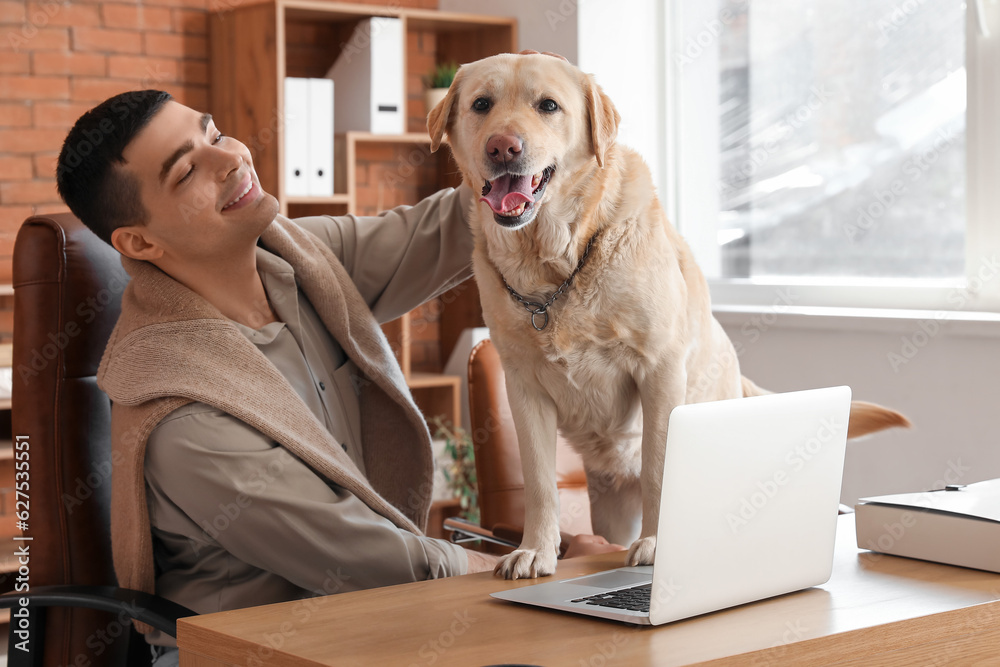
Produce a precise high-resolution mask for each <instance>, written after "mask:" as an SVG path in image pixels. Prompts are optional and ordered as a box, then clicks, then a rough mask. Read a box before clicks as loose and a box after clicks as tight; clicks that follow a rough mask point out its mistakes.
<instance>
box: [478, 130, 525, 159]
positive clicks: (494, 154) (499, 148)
mask: <svg viewBox="0 0 1000 667" xmlns="http://www.w3.org/2000/svg"><path fill="white" fill-rule="evenodd" d="M522 148H524V142H523V141H521V137H519V136H517V135H516V134H494V135H493V136H492V137H490V140H489V141H487V142H486V154H487V155H489V156H490V159H491V160H493V161H494V162H498V163H500V164H504V163H505V162H511V161H513V160H516V159H517V158H519V157H521V149H522Z"/></svg>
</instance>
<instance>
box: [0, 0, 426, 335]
mask: <svg viewBox="0 0 1000 667" xmlns="http://www.w3.org/2000/svg"><path fill="white" fill-rule="evenodd" d="M251 2H254V0H143V2H130V1H129V0H122V1H121V2H102V1H100V0H78V1H69V2H64V1H63V0H31V1H28V2H24V1H18V0H0V285H3V284H8V283H10V281H11V253H12V251H13V245H14V237H15V235H16V233H17V229H18V227H19V226H20V224H21V222H22V221H23V220H24V219H25V218H27V217H28V216H30V215H32V214H36V213H51V212H56V211H64V210H66V208H65V206H64V205H63V204H62V202H61V201H60V199H59V196H58V195H57V194H56V189H55V158H56V156H57V155H58V152H59V148H60V147H61V145H62V141H63V139H64V138H65V136H66V133H67V132H68V131H69V128H70V127H71V125H72V124H73V122H74V121H75V120H76V119H77V118H78V117H79V116H80V115H81V114H82V113H83V112H85V111H86V110H87V109H89V108H91V107H93V106H94V105H96V104H98V103H100V102H102V101H103V100H105V99H107V98H108V97H110V96H112V95H115V94H117V93H120V92H123V91H126V90H136V89H140V88H159V89H162V90H167V91H169V92H170V93H171V94H173V95H174V96H175V97H176V98H177V100H179V101H180V102H182V103H183V104H187V105H189V106H192V107H195V108H205V107H206V106H207V104H208V97H209V95H208V85H209V81H208V76H209V67H208V48H209V47H208V37H207V25H208V14H209V12H213V11H222V12H224V11H230V10H232V9H233V8H235V7H238V6H240V5H243V4H251ZM358 4H370V5H381V6H385V5H387V4H388V5H389V6H398V7H421V8H427V9H436V8H437V0H364V1H362V2H359V3H358ZM431 48H433V47H431ZM414 106H415V101H414ZM413 124H414V123H412V122H411V126H412V125H413ZM365 203H366V204H371V203H373V202H365ZM3 308H4V303H3V302H0V310H2V309H3ZM8 330H9V326H8V325H7V323H6V322H5V321H4V318H3V316H2V315H0V340H3V339H4V338H6V337H8V336H9V331H8Z"/></svg>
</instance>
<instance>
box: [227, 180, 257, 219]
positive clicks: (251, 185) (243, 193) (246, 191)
mask: <svg viewBox="0 0 1000 667" xmlns="http://www.w3.org/2000/svg"><path fill="white" fill-rule="evenodd" d="M252 189H253V179H252V178H251V179H250V182H249V183H247V186H246V188H245V189H244V190H243V192H241V193H240V194H239V195H237V197H236V199H234V200H232V201H231V202H229V203H228V204H226V205H225V206H223V207H222V210H223V211H225V210H226V209H227V208H229V207H230V206H232V205H233V204H235V203H236V202H238V201H239V200H241V199H243V198H244V197H246V196H247V193H249V192H250V190H252Z"/></svg>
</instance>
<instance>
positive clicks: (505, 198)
mask: <svg viewBox="0 0 1000 667" xmlns="http://www.w3.org/2000/svg"><path fill="white" fill-rule="evenodd" d="M555 170H556V168H555V165H552V166H549V167H546V168H545V169H543V170H542V171H540V172H539V173H537V174H533V175H528V174H504V175H503V176H500V177H499V178H496V179H494V180H492V181H486V183H485V184H484V185H483V196H482V197H481V198H480V199H479V201H484V202H486V204H487V205H488V206H489V207H490V209H491V210H492V211H493V219H494V220H496V221H497V223H499V224H501V225H503V226H504V227H517V226H520V225H522V224H524V223H526V222H528V221H530V220H531V218H532V217H534V214H535V203H536V202H538V201H539V200H540V199H541V198H542V195H543V194H544V192H545V186H546V185H548V183H549V179H551V178H552V173H553V172H554V171H555Z"/></svg>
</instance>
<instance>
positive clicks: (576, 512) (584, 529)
mask: <svg viewBox="0 0 1000 667" xmlns="http://www.w3.org/2000/svg"><path fill="white" fill-rule="evenodd" d="M469 418H470V432H471V434H472V441H473V444H474V446H475V456H476V477H477V480H478V482H479V510H480V523H481V525H482V526H483V527H484V528H489V529H493V528H494V527H495V526H498V525H506V526H513V527H516V528H523V527H524V475H523V473H522V472H521V453H520V450H519V449H518V444H517V433H516V432H515V430H514V420H513V417H512V416H511V412H510V404H509V403H508V402H507V390H506V387H505V385H504V373H503V367H502V366H501V365H500V356H499V355H498V354H497V351H496V348H495V347H494V346H493V343H492V342H491V341H490V340H488V339H487V340H484V341H482V342H480V343H479V344H478V345H476V346H475V347H474V348H472V353H471V354H470V355H469ZM556 477H557V484H558V487H559V529H560V530H561V531H562V532H565V533H570V534H581V533H592V532H593V530H592V528H591V523H590V500H589V498H588V496H587V477H586V473H585V472H584V469H583V461H582V460H581V459H580V456H579V455H578V454H577V453H576V452H575V451H573V449H572V448H571V447H570V446H569V444H568V443H567V442H566V441H565V440H563V438H562V437H561V436H560V437H559V438H558V443H557V446H556Z"/></svg>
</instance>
